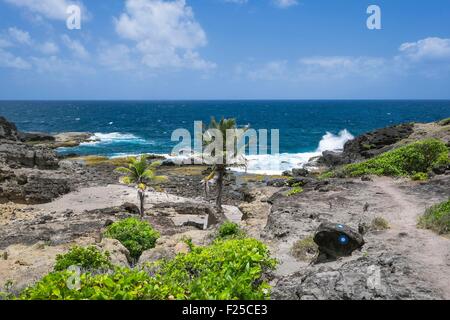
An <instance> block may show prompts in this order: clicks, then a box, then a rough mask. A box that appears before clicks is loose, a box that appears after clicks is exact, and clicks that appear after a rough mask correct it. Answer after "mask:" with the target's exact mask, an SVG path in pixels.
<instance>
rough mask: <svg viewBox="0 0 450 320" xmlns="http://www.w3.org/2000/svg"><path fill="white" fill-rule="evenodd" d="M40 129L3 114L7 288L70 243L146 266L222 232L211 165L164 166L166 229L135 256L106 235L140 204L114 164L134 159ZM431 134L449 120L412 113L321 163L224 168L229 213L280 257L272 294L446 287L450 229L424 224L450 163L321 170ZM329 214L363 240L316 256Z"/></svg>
mask: <svg viewBox="0 0 450 320" xmlns="http://www.w3.org/2000/svg"><path fill="white" fill-rule="evenodd" d="M87 135H88V134H86V136H81V137H82V138H80V139H86V138H87ZM39 137H41V138H39ZM39 137H38V136H36V134H35V135H30V134H24V133H21V132H19V131H18V130H17V128H16V127H15V125H14V124H12V123H10V122H8V121H7V120H6V119H4V118H0V191H1V192H0V202H1V203H2V204H1V205H0V257H1V258H0V280H1V281H0V291H4V290H6V289H8V290H10V291H12V292H14V293H16V294H19V293H20V292H21V291H22V290H23V289H24V288H26V287H28V286H30V285H33V284H34V283H35V282H36V281H38V280H39V279H41V278H42V277H43V276H45V275H46V274H47V273H49V272H51V271H52V269H53V268H54V265H55V257H56V256H57V255H58V254H63V253H65V252H67V251H68V250H69V249H70V248H71V247H72V246H73V245H79V246H88V245H93V246H95V247H96V248H98V250H100V251H102V252H106V251H108V252H109V253H110V255H111V258H112V261H113V262H114V264H117V265H121V266H122V267H125V268H132V267H134V268H139V267H142V266H145V264H146V263H148V262H152V261H156V260H160V259H169V260H170V259H173V258H174V257H175V256H176V255H177V254H180V253H181V254H185V253H187V252H190V250H191V249H190V248H189V246H186V242H185V239H190V241H191V242H192V243H193V244H195V245H197V246H200V247H204V246H209V245H211V244H212V243H213V240H214V239H215V237H217V230H216V229H215V228H208V223H207V220H208V217H210V216H211V215H214V214H213V211H214V210H216V209H215V208H214V206H213V205H211V202H212V198H211V197H210V196H208V195H206V196H205V194H204V192H203V190H202V188H201V185H200V183H201V180H202V179H203V177H204V175H205V172H208V168H207V167H204V166H163V167H160V168H159V169H158V173H159V174H164V175H165V176H167V177H168V180H167V181H166V182H163V183H160V184H158V185H155V186H154V188H153V190H152V191H151V192H149V193H148V195H147V197H146V199H145V203H146V208H147V209H146V212H145V218H144V220H145V221H147V222H149V223H150V224H151V225H152V226H153V227H154V228H155V229H156V230H157V231H158V232H159V233H160V235H161V237H160V238H159V239H158V240H157V241H156V244H155V248H153V249H149V250H147V251H145V252H143V253H142V255H141V256H140V258H139V259H137V260H134V261H133V260H132V259H130V252H129V250H128V249H127V248H125V247H124V245H123V244H122V243H120V241H115V240H112V239H108V238H105V237H103V236H102V235H103V234H104V230H105V229H107V228H108V226H110V225H111V224H112V223H114V222H117V221H122V220H124V219H127V218H133V217H136V216H137V214H138V212H139V209H138V207H137V206H136V204H137V201H136V197H135V189H134V188H131V187H128V186H125V185H121V184H120V183H119V176H118V175H117V173H115V172H114V169H115V168H116V167H118V166H121V165H123V163H126V162H125V161H126V159H114V160H111V159H106V158H99V157H97V158H94V157H84V158H83V157H77V156H74V157H69V158H67V157H64V158H62V157H59V156H58V155H57V154H56V153H55V151H54V150H53V148H54V147H55V141H60V142H61V138H59V139H60V140H58V138H55V137H54V136H51V135H48V136H46V135H45V134H40V135H39ZM78 137H80V135H78ZM70 139H71V140H74V139H73V136H71V138H70ZM424 139H437V140H438V141H440V142H441V143H443V144H444V145H446V146H447V147H448V146H449V141H450V124H449V123H448V122H446V121H441V122H436V123H429V124H418V123H414V124H404V125H398V126H394V127H390V128H384V129H380V130H376V131H373V132H370V133H367V134H364V135H362V136H359V137H357V138H356V139H354V140H351V141H349V142H347V144H346V145H345V147H344V150H343V152H342V153H330V152H324V154H323V155H322V156H321V157H320V158H318V159H313V160H312V161H311V162H310V165H309V166H307V167H308V168H310V167H315V171H313V172H312V171H308V170H306V169H301V168H299V169H296V170H293V171H292V172H286V173H285V175H284V176H261V175H247V174H232V175H230V176H229V177H228V178H227V180H226V182H225V189H224V202H225V206H224V208H225V214H226V216H227V217H228V218H229V219H230V220H232V221H235V222H237V223H238V224H239V226H240V228H241V229H242V231H243V232H244V233H245V234H247V235H248V236H249V237H252V238H256V239H258V240H260V241H262V242H263V243H265V244H266V245H267V246H268V247H269V248H270V251H271V255H272V256H273V257H275V258H276V259H277V260H278V266H277V268H276V269H274V270H272V271H270V270H267V272H266V274H265V275H264V278H265V279H266V280H267V281H268V283H270V285H271V287H272V298H273V299H441V298H450V291H449V290H450V289H449V288H450V276H449V274H450V272H449V271H450V267H449V265H450V254H449V253H450V240H449V239H448V238H446V237H441V236H439V235H437V234H435V233H433V232H432V231H430V230H424V229H420V228H418V227H417V221H418V219H419V218H420V217H421V216H422V215H423V214H424V213H425V211H426V210H427V208H429V207H431V206H432V205H435V204H439V203H442V202H444V201H446V200H448V199H449V198H450V187H449V186H450V167H449V166H448V164H447V165H445V166H436V167H432V168H430V170H429V172H426V175H427V176H426V179H423V180H421V181H413V180H412V179H411V178H410V177H407V176H401V177H386V176H377V175H362V176H353V177H352V176H340V175H335V176H332V175H329V176H321V174H323V172H324V171H325V172H333V171H334V170H337V171H339V170H340V169H341V168H342V166H345V165H348V164H352V163H361V162H363V161H367V160H370V159H377V157H378V156H380V155H384V154H386V152H389V151H393V150H398V148H401V147H402V146H408V145H410V144H411V143H414V142H416V141H422V140H424ZM75 140H76V139H75ZM80 141H81V140H80ZM75 143H76V142H75ZM78 143H79V142H78ZM447 151H448V150H447ZM447 153H448V152H447ZM447 160H448V157H447ZM150 161H154V159H150ZM424 174H425V173H424ZM324 224H331V225H332V226H333V225H338V226H340V225H342V226H345V227H346V228H347V227H348V228H349V230H355V231H356V232H357V233H358V235H356V234H355V237H361V239H362V237H363V238H364V241H360V243H359V244H358V248H357V249H352V250H351V251H352V252H350V254H349V255H346V256H339V257H335V258H333V259H328V260H326V261H317V260H316V259H317V255H318V248H317V247H316V245H315V244H314V241H312V240H311V239H313V238H314V236H315V234H317V232H318V230H320V228H321V227H323V225H324ZM351 232H353V231H351ZM349 235H351V233H349ZM308 239H310V240H308ZM328 258H330V257H328ZM2 282H3V283H2ZM7 283H8V285H7V287H8V288H5V286H6V284H7ZM11 287H12V288H11Z"/></svg>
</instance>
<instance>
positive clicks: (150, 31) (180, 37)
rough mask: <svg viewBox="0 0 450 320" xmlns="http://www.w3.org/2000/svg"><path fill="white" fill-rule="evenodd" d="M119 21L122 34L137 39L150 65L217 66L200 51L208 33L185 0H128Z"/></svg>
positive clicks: (180, 66) (201, 67)
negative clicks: (203, 57) (203, 56)
mask: <svg viewBox="0 0 450 320" xmlns="http://www.w3.org/2000/svg"><path fill="white" fill-rule="evenodd" d="M115 23H116V31H117V33H118V34H119V35H120V36H121V37H122V38H124V39H127V40H132V41H134V42H135V44H136V48H137V50H138V51H139V52H140V53H141V54H142V62H143V63H144V64H146V65H147V66H148V67H151V68H161V67H177V68H193V69H210V68H214V67H215V64H213V63H211V62H208V61H205V60H203V59H202V58H201V57H200V55H199V54H198V52H196V49H198V48H199V47H202V46H205V45H206V43H207V39H206V34H205V32H204V30H203V29H202V27H201V25H200V24H199V23H198V22H197V21H196V20H195V17H194V13H193V11H192V8H191V7H189V6H187V5H186V1H185V0H173V1H162V0H127V1H126V5H125V12H124V13H122V14H121V16H120V17H119V18H118V19H116V20H115Z"/></svg>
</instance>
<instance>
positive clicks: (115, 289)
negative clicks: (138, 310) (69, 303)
mask: <svg viewBox="0 0 450 320" xmlns="http://www.w3.org/2000/svg"><path fill="white" fill-rule="evenodd" d="M76 277H78V275H76V274H75V272H73V271H60V272H53V273H50V274H48V275H47V276H45V277H44V278H43V279H42V280H41V281H39V282H38V283H36V284H35V285H34V286H33V287H29V288H27V289H25V290H24V291H23V292H22V293H21V294H20V296H19V297H18V299H20V300H141V299H145V298H146V296H147V295H148V293H149V291H151V290H152V289H153V286H152V284H151V281H152V279H151V278H150V276H149V275H148V274H147V273H145V272H143V271H137V270H133V269H128V268H117V269H115V271H114V272H113V273H106V274H95V275H94V274H92V273H82V274H81V275H79V288H75V289H70V288H69V286H68V284H69V283H70V284H73V283H74V279H75V278H76Z"/></svg>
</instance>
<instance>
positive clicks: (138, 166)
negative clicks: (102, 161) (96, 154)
mask: <svg viewBox="0 0 450 320" xmlns="http://www.w3.org/2000/svg"><path fill="white" fill-rule="evenodd" d="M147 158H148V157H147V156H145V155H142V156H140V157H138V158H134V157H132V158H130V159H129V163H128V167H119V168H117V169H116V170H115V171H117V172H120V173H122V174H124V176H123V177H122V179H121V181H122V182H123V183H125V184H134V185H136V187H137V190H138V198H139V203H140V206H139V213H140V215H141V219H142V218H144V202H145V192H146V191H147V188H148V183H149V182H151V181H164V180H166V177H163V176H157V175H156V174H155V170H156V168H157V167H159V166H160V165H161V163H160V162H153V163H151V164H148V162H147Z"/></svg>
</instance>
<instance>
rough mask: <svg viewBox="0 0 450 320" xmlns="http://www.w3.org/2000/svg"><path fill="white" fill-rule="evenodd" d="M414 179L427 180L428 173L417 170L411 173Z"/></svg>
mask: <svg viewBox="0 0 450 320" xmlns="http://www.w3.org/2000/svg"><path fill="white" fill-rule="evenodd" d="M411 179H412V180H414V181H427V180H428V174H426V173H423V172H418V173H415V174H413V175H412V177H411Z"/></svg>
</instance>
